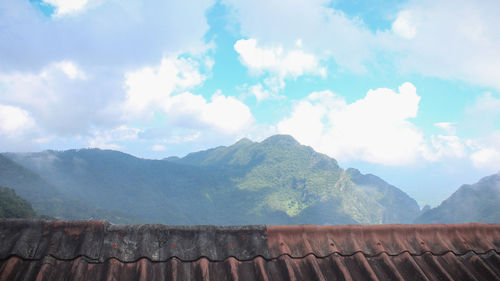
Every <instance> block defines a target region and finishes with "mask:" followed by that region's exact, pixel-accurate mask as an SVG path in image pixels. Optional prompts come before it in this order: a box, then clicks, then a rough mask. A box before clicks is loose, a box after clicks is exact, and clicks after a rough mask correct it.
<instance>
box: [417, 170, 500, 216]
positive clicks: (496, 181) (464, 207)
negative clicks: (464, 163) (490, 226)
mask: <svg viewBox="0 0 500 281" xmlns="http://www.w3.org/2000/svg"><path fill="white" fill-rule="evenodd" d="M499 202H500V172H498V173H496V174H494V175H491V176H488V177H484V178H482V179H481V180H479V182H477V183H475V184H472V185H469V184H465V185H462V186H461V187H460V188H459V189H458V190H457V191H455V193H453V194H452V195H451V196H450V197H449V198H448V199H446V200H444V201H443V202H442V203H441V204H440V205H439V206H437V207H436V208H432V209H430V210H428V211H426V212H424V213H423V214H421V215H420V216H419V217H418V218H417V219H416V220H415V222H416V223H463V222H485V223H499V222H500V205H499Z"/></svg>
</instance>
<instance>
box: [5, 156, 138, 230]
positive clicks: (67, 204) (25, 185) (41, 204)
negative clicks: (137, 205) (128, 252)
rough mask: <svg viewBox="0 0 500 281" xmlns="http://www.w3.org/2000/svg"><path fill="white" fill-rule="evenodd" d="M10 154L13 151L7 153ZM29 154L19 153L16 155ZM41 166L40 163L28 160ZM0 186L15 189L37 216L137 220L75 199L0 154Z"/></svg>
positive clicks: (121, 221)
mask: <svg viewBox="0 0 500 281" xmlns="http://www.w3.org/2000/svg"><path fill="white" fill-rule="evenodd" d="M8 155H9V156H14V154H8ZM28 155H31V154H19V155H18V156H19V157H20V158H24V157H27V156H28ZM31 164H33V165H41V166H40V167H43V162H38V163H35V162H33V163H31ZM0 186H4V187H9V188H12V189H13V190H15V192H16V194H17V195H18V196H19V197H21V198H23V199H25V200H27V201H28V202H30V203H31V205H32V206H33V209H34V210H35V211H36V213H38V214H39V215H45V216H50V217H56V218H65V219H89V218H94V219H104V218H107V219H109V220H112V221H114V222H117V223H133V222H138V221H139V220H138V219H137V218H136V217H135V216H131V215H126V216H124V214H123V213H121V212H119V211H114V210H109V209H104V208H97V207H96V206H95V205H93V204H91V203H88V202H82V201H80V200H76V199H75V197H74V196H72V194H71V193H70V192H69V191H68V190H65V189H64V188H58V187H56V186H54V185H53V184H52V183H50V182H49V181H47V180H45V179H44V178H42V177H41V176H40V175H39V174H37V173H35V172H33V171H32V170H30V169H28V168H26V167H23V166H21V165H19V164H17V163H16V162H14V161H12V160H11V159H9V158H7V157H5V156H4V155H2V154H0Z"/></svg>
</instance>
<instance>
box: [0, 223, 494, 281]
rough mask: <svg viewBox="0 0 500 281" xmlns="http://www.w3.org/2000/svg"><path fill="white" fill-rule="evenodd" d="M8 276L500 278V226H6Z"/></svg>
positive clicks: (2, 264) (1, 269)
mask: <svg viewBox="0 0 500 281" xmlns="http://www.w3.org/2000/svg"><path fill="white" fill-rule="evenodd" d="M0 241H1V242H0V281H4V280H9V281H11V280H13V281H17V280H77V281H80V280H81V281H83V280H97V281H99V280H124V281H127V280H218V281H225V280H240V281H247V280H248V281H252V280H266V281H274V280H321V281H323V280H355V281H363V280H381V281H382V280H400V281H401V280H410V281H412V280H419V281H420V280H422V281H434V280H477V281H481V280H488V281H490V280H500V255H499V251H500V225H499V224H456V225H377V226H354V225H350V226H314V225H300V226H267V227H266V226H238V227H216V226H164V225H134V226H121V225H111V224H109V223H107V222H102V221H100V222H90V221H80V222H46V221H39V220H0Z"/></svg>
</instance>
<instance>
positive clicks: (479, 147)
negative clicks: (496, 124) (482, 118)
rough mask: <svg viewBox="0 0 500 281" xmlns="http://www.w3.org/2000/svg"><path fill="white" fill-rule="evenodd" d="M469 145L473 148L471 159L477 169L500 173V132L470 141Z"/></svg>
mask: <svg viewBox="0 0 500 281" xmlns="http://www.w3.org/2000/svg"><path fill="white" fill-rule="evenodd" d="M467 145H468V146H469V147H470V148H471V150H472V153H471V154H470V159H471V161H472V163H473V164H474V166H475V168H477V169H479V170H483V171H485V173H494V172H498V171H500V162H499V161H498V159H500V130H495V131H492V132H491V133H490V134H489V135H487V136H484V137H482V138H476V139H470V140H468V142H467Z"/></svg>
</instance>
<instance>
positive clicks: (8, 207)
mask: <svg viewBox="0 0 500 281" xmlns="http://www.w3.org/2000/svg"><path fill="white" fill-rule="evenodd" d="M36 216H37V215H36V213H35V211H34V210H33V207H31V204H30V203H29V202H27V201H26V200H24V199H23V198H21V197H19V196H17V194H16V192H15V191H14V190H13V189H11V188H8V187H2V186H0V218H35V217H36Z"/></svg>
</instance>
